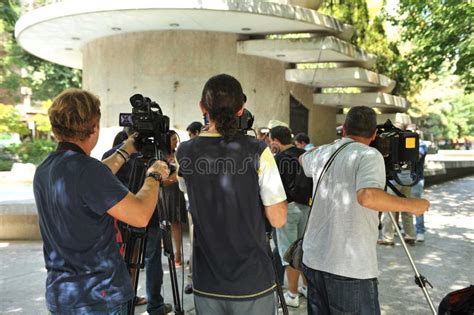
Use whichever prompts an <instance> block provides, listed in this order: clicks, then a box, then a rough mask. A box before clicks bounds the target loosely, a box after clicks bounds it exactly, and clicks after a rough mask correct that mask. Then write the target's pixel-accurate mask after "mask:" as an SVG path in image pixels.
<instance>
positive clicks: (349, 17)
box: [320, 0, 410, 96]
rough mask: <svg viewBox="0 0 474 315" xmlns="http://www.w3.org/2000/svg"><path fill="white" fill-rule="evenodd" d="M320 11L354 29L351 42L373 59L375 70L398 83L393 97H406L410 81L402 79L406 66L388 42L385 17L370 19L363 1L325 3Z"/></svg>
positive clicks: (394, 47) (396, 47)
mask: <svg viewBox="0 0 474 315" xmlns="http://www.w3.org/2000/svg"><path fill="white" fill-rule="evenodd" d="M320 11H322V12H323V13H326V14H328V15H331V16H334V17H335V18H337V19H339V20H341V21H342V22H344V23H347V24H350V25H352V26H354V28H355V33H354V36H353V37H352V39H351V42H352V43H353V44H354V45H357V46H359V47H361V48H363V49H364V50H366V51H367V52H369V53H371V54H374V55H376V57H377V61H376V64H375V69H374V70H375V71H376V72H378V73H380V74H384V75H386V76H388V77H390V78H392V79H393V80H396V81H397V85H396V87H395V90H394V91H393V94H397V95H403V96H405V95H406V94H407V93H408V91H409V90H410V81H409V80H407V78H406V76H405V75H404V74H405V73H406V72H405V71H404V68H406V67H407V65H406V63H405V62H404V59H403V57H402V56H401V54H400V52H399V51H398V46H397V44H398V43H396V42H390V41H389V40H388V39H387V35H386V32H385V29H384V25H383V24H384V22H385V21H386V18H385V15H384V14H382V13H379V14H378V15H376V16H375V17H373V18H372V19H371V18H370V16H369V9H368V6H367V1H366V0H352V1H344V0H332V1H325V2H323V5H322V7H321V9H320Z"/></svg>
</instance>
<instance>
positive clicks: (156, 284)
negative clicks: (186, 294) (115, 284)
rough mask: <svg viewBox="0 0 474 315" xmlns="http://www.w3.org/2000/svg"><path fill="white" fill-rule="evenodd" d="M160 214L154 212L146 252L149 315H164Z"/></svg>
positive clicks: (149, 227)
mask: <svg viewBox="0 0 474 315" xmlns="http://www.w3.org/2000/svg"><path fill="white" fill-rule="evenodd" d="M159 224H160V222H159V218H158V212H156V211H155V212H154V213H153V216H152V217H151V220H150V223H149V225H148V235H147V241H146V252H145V273H146V296H147V300H148V303H147V306H146V310H147V312H148V313H149V314H153V315H155V314H163V313H164V312H163V310H164V300H163V297H162V296H161V286H162V285H163V266H162V265H161V233H162V231H161V229H160V226H159Z"/></svg>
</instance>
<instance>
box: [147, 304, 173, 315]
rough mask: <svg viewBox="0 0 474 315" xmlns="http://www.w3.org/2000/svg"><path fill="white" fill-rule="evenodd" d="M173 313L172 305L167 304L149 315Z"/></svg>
mask: <svg viewBox="0 0 474 315" xmlns="http://www.w3.org/2000/svg"><path fill="white" fill-rule="evenodd" d="M172 311H173V307H172V306H171V304H168V303H165V304H163V306H162V307H160V309H159V310H158V311H147V313H148V315H166V314H168V313H171V312H172Z"/></svg>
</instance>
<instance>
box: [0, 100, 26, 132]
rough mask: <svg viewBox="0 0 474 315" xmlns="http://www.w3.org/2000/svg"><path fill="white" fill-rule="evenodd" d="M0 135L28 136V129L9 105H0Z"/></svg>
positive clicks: (14, 109)
mask: <svg viewBox="0 0 474 315" xmlns="http://www.w3.org/2000/svg"><path fill="white" fill-rule="evenodd" d="M0 133H19V134H20V135H27V134H29V130H28V128H27V127H26V126H25V124H24V123H23V122H22V121H21V116H20V113H19V112H18V111H17V110H16V108H15V107H13V106H11V105H4V104H0Z"/></svg>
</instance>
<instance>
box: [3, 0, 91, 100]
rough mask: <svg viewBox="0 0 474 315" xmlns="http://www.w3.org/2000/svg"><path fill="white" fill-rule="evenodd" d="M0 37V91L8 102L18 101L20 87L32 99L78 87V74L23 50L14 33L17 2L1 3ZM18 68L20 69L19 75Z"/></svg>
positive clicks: (18, 9)
mask: <svg viewBox="0 0 474 315" xmlns="http://www.w3.org/2000/svg"><path fill="white" fill-rule="evenodd" d="M1 1H2V2H1V7H0V34H3V36H4V43H3V49H2V48H0V50H3V57H2V58H1V60H0V88H3V89H5V90H6V93H7V96H8V97H10V98H11V101H12V103H13V102H18V101H19V91H20V87H22V86H27V87H30V88H31V89H32V92H33V95H32V99H33V100H36V101H41V100H47V99H51V98H53V97H54V96H56V95H57V94H59V93H60V92H61V91H62V90H64V89H66V88H68V87H80V85H81V80H82V79H81V71H80V70H77V69H71V68H68V67H64V66H60V65H57V64H53V63H50V62H48V61H45V60H43V59H40V58H38V57H35V56H33V55H31V54H29V53H28V52H26V51H25V50H23V49H22V48H21V47H20V46H19V45H18V43H17V41H16V39H15V36H14V30H15V23H16V21H17V20H18V18H19V17H20V12H21V6H20V1H19V0H1ZM22 69H24V71H23V72H25V70H26V73H22V71H21V70H22Z"/></svg>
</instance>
